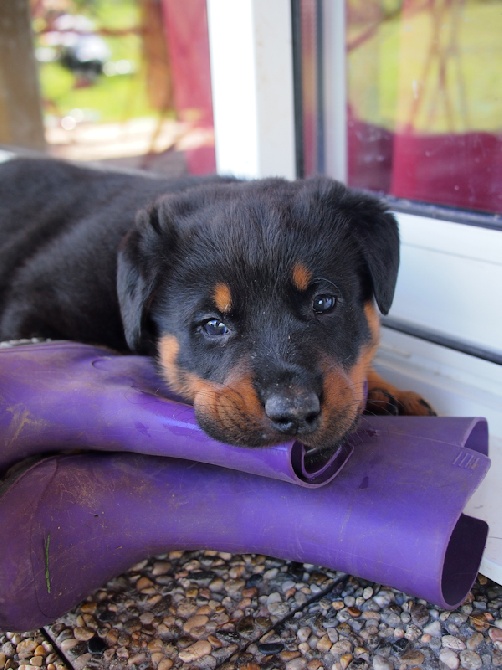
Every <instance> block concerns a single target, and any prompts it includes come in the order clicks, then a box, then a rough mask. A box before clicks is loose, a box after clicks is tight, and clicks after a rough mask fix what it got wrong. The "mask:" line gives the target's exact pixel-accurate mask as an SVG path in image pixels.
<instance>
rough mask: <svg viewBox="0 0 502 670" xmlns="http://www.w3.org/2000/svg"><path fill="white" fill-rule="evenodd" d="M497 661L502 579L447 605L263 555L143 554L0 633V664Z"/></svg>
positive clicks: (140, 667)
mask: <svg viewBox="0 0 502 670" xmlns="http://www.w3.org/2000/svg"><path fill="white" fill-rule="evenodd" d="M34 667H38V668H42V669H46V670H70V669H71V668H74V669H75V670H101V669H103V670H104V669H108V670H128V669H129V668H130V669H131V670H171V669H173V670H176V669H178V668H186V669H188V670H192V669H194V670H195V669H200V670H205V669H207V670H213V669H216V668H218V669H221V670H235V669H239V668H241V669H243V670H259V669H261V668H263V669H265V670H267V669H268V670H303V669H305V670H417V669H422V668H423V669H424V670H485V669H486V670H488V669H490V670H496V668H502V587H501V586H499V585H497V584H494V583H493V582H491V581H489V580H487V579H486V578H484V577H483V576H479V577H478V580H477V582H476V584H475V586H474V588H473V590H472V593H471V594H470V595H469V597H468V599H467V601H466V603H464V605H462V606H461V607H460V608H458V609H457V610H455V611H453V612H446V611H442V610H440V609H438V608H437V607H434V606H432V605H430V604H429V603H427V602H425V601H423V600H419V599H416V598H410V597H409V596H407V595H406V594H404V593H401V592H399V591H395V590H393V589H390V588H388V587H385V586H381V585H379V584H371V583H368V582H365V581H364V580H358V579H355V578H353V577H351V576H349V575H345V574H343V573H337V572H334V571H330V570H324V569H321V568H318V567H316V566H312V565H306V564H297V563H290V562H287V561H279V560H276V559H272V558H269V557H265V556H260V555H241V554H238V555H233V556H231V555H229V554H225V553H218V552H211V551H205V552H185V553H183V552H176V551H174V552H170V553H169V554H166V555H163V556H159V557H156V558H152V559H150V560H148V561H143V562H141V563H139V564H138V565H136V566H134V567H133V568H131V570H129V571H128V572H127V573H126V574H125V575H122V576H120V577H118V578H116V579H114V580H112V581H111V582H109V584H107V585H106V587H105V588H103V589H100V590H98V591H97V592H95V593H94V594H93V595H92V596H91V597H90V598H88V599H87V600H86V601H85V602H84V603H82V604H81V605H80V606H79V607H77V608H76V609H75V610H74V611H73V612H70V613H68V614H67V615H66V616H64V617H62V618H61V619H59V620H57V621H56V622H54V624H52V625H51V626H48V627H46V628H45V629H43V630H40V631H35V632H31V633H24V634H19V633H16V634H10V633H7V634H4V635H0V670H6V669H8V668H11V669H17V668H22V670H26V669H27V668H30V669H31V670H33V668H34Z"/></svg>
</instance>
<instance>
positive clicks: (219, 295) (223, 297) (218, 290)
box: [213, 282, 232, 314]
mask: <svg viewBox="0 0 502 670" xmlns="http://www.w3.org/2000/svg"><path fill="white" fill-rule="evenodd" d="M213 298H214V304H215V305H216V307H217V308H218V309H219V310H220V312H222V313H223V314H226V313H227V312H229V311H230V309H231V307H232V294H231V293H230V287H229V286H228V284H224V283H223V282H219V283H218V284H216V286H215V287H214V293H213Z"/></svg>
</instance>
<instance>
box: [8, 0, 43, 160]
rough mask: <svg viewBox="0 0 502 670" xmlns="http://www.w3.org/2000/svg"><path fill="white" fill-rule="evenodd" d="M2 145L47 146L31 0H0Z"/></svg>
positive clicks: (35, 147)
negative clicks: (34, 42)
mask: <svg viewBox="0 0 502 670" xmlns="http://www.w3.org/2000/svg"><path fill="white" fill-rule="evenodd" d="M0 144H8V145H12V146H19V147H28V148H30V149H37V150H41V149H44V148H45V133H44V126H43V121H42V110H41V101H40V86H39V81H38V70H37V64H36V61H35V52H34V46H33V38H32V32H31V24H30V5H29V0H15V2H12V1H11V0H7V1H6V2H5V1H0Z"/></svg>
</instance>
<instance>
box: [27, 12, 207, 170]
mask: <svg viewBox="0 0 502 670" xmlns="http://www.w3.org/2000/svg"><path fill="white" fill-rule="evenodd" d="M31 8H32V9H31V11H32V25H33V33H34V37H35V53H36V58H37V61H38V64H39V73H40V88H41V98H42V107H43V112H44V122H45V135H46V140H47V145H48V149H49V151H50V153H51V154H53V155H55V156H59V157H63V158H70V159H74V160H103V161H107V162H108V163H111V164H113V165H116V166H123V167H134V168H149V169H155V170H161V171H164V172H166V171H167V172H170V173H171V174H173V173H174V174H181V173H185V172H187V171H188V172H192V173H205V172H214V170H215V158H214V137H213V135H214V132H213V116H212V101H211V87H210V72H209V42H208V34H207V20H206V2H205V0H191V2H188V3H182V5H181V4H180V3H178V1H177V0H161V1H159V0H120V1H119V0H79V1H78V2H74V3H66V2H52V1H50V2H49V1H48V0H40V1H39V2H33V3H31Z"/></svg>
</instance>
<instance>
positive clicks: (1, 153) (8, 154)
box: [0, 149, 14, 163]
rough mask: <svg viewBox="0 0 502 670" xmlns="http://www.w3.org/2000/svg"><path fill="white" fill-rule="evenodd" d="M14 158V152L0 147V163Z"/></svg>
mask: <svg viewBox="0 0 502 670" xmlns="http://www.w3.org/2000/svg"><path fill="white" fill-rule="evenodd" d="M13 158H14V154H13V153H12V151H5V150H4V149H0V163H6V162H7V161H10V160H12V159H13Z"/></svg>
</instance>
